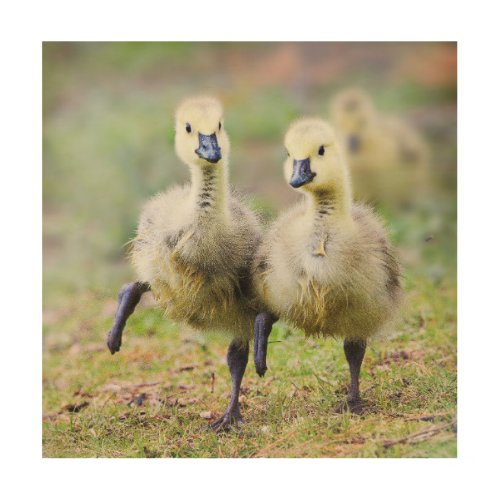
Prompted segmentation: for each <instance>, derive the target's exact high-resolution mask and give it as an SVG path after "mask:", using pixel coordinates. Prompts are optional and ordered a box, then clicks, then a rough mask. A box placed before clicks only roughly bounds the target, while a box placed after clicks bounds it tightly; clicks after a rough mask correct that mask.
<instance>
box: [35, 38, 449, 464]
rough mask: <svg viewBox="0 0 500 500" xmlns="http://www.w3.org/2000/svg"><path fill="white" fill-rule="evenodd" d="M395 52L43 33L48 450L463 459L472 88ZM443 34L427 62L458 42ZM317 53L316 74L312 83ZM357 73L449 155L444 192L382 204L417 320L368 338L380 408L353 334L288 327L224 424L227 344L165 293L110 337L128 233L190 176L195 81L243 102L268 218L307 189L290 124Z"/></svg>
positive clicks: (253, 193)
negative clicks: (461, 284) (464, 192)
mask: <svg viewBox="0 0 500 500" xmlns="http://www.w3.org/2000/svg"><path fill="white" fill-rule="evenodd" d="M378 47H379V48H378V49H376V50H379V51H380V52H379V53H378V56H379V57H380V59H374V60H378V61H379V63H380V66H377V68H374V67H372V66H366V64H365V63H363V64H361V63H360V62H359V61H360V60H359V59H356V58H359V57H361V56H363V51H368V55H367V56H366V55H365V56H363V57H365V59H363V61H367V62H370V61H372V59H371V57H372V56H371V54H372V50H375V49H374V48H373V46H367V45H366V44H364V45H362V46H356V47H350V48H349V49H348V50H347V49H346V47H345V46H342V47H341V48H340V49H335V50H333V51H330V52H328V51H326V52H325V50H326V49H325V46H323V48H320V50H318V52H317V53H315V54H312V53H311V52H301V51H304V50H306V49H305V48H304V47H302V49H301V50H299V51H295V52H294V51H288V52H286V51H285V52H282V50H283V48H284V47H283V46H282V45H280V46H278V45H269V44H244V43H243V44H201V45H200V44H190V43H174V44H169V43H167V44H164V43H161V44H155V43H153V44H140V43H130V44H129V43H120V44H116V43H115V44H102V43H97V44H94V43H88V44H78V43H71V44H62V43H49V44H44V75H43V88H44V90H43V93H44V169H43V189H44V284H43V292H44V298H43V300H44V331H43V341H44V349H43V454H44V456H47V457H219V456H221V457H261V456H262V457H454V456H456V454H457V449H456V420H455V419H456V392H457V391H456V389H457V386H456V168H455V164H456V137H455V124H456V120H455V121H453V109H452V112H451V113H450V111H449V109H450V105H451V107H452V108H453V105H454V102H455V96H456V90H455V86H454V85H453V81H452V80H451V82H452V83H451V84H450V83H446V82H445V83H443V84H436V85H434V86H430V85H429V84H428V83H425V82H423V83H422V82H421V81H416V80H412V79H409V78H406V79H404V78H403V77H401V78H398V77H397V74H398V73H397V71H395V68H399V71H400V72H404V71H406V69H405V68H407V61H408V60H411V58H412V57H413V56H414V53H416V52H419V51H416V48H415V45H411V46H410V47H409V48H406V49H404V48H403V49H404V50H403V49H402V48H401V47H400V48H397V47H392V48H389V49H390V50H389V52H385V51H386V48H385V45H384V44H380V45H378ZM426 47H427V48H425V50H423V51H422V50H420V52H419V53H420V56H419V57H420V59H419V61H420V63H419V64H420V65H421V64H423V62H426V61H428V57H427V54H428V52H427V51H430V52H432V51H433V50H438V51H439V50H442V48H443V46H442V45H440V44H430V45H428V46H426ZM396 49H397V50H396ZM307 50H310V49H307ZM328 50H330V49H328ZM360 51H361V52H360ZM287 54H288V56H287ZM349 54H350V55H349ZM391 54H392V55H391ZM287 57H288V58H287ZM366 57H367V58H368V59H366ZM266 58H267V59H266ZM318 58H319V59H318ZM349 58H351V59H349ZM417 59H418V58H417ZM246 61H250V62H251V65H248V64H242V62H244V63H245V62H246ZM262 61H264V62H265V61H267V66H266V65H262ZM356 61H358V62H356ZM437 61H438V63H439V64H438V65H441V63H440V62H439V61H440V59H438V60H437ZM298 62H299V63H300V64H299V66H300V65H304V66H305V67H307V68H309V70H310V71H309V73H308V72H307V71H306V72H304V73H303V74H302V75H299V76H301V78H300V79H298V80H297V79H296V78H295V77H297V72H296V68H297V64H298ZM318 62H321V64H318ZM388 63H390V64H388ZM328 64H332V65H331V66H328ZM434 64H437V63H434ZM322 66H327V67H330V70H329V71H331V78H325V74H326V73H324V71H323V69H322ZM418 68H421V66H418ZM425 68H427V72H428V74H430V75H431V76H432V75H433V74H434V70H435V69H436V67H435V66H430V67H427V66H425V65H424V69H425ZM374 69H376V71H374ZM320 70H321V71H320ZM419 71H420V69H419ZM242 72H243V73H242ZM242 74H243V76H242ZM312 74H314V75H316V76H315V77H314V78H309V75H312ZM401 74H403V73H401ZM414 74H417V75H418V74H419V72H418V71H417V72H416V73H414ZM262 79H264V81H265V82H266V83H265V84H262V82H261V80H262ZM349 85H361V86H363V87H365V88H367V89H369V90H370V92H371V93H372V95H373V98H374V100H375V102H376V103H377V105H378V106H380V109H383V110H386V111H390V112H401V113H403V114H404V113H406V112H408V111H411V110H416V111H417V112H418V113H417V114H418V116H419V117H420V119H422V117H423V118H424V120H423V122H422V123H423V124H424V130H423V132H424V134H425V135H426V137H427V138H428V139H429V140H430V145H431V147H432V148H433V151H434V156H435V168H434V171H433V185H432V186H430V188H431V190H430V193H431V194H430V195H429V196H428V197H427V198H426V199H421V200H419V206H418V207H417V208H415V209H413V210H406V211H399V210H396V211H394V210H391V209H389V208H388V207H384V206H381V207H377V211H378V212H379V213H380V214H381V215H382V216H383V217H384V219H385V220H387V222H388V228H389V231H390V233H391V238H392V240H393V241H394V242H395V244H396V246H397V248H398V250H399V253H400V256H401V260H402V261H403V265H404V268H405V288H406V304H405V308H404V314H403V321H402V323H401V325H400V327H399V328H398V331H397V332H396V334H395V335H394V336H393V337H391V338H390V339H386V340H385V341H380V342H376V343H374V344H373V345H371V346H370V347H369V349H368V351H367V355H366V359H365V362H364V364H363V369H362V381H361V391H362V394H363V396H364V398H365V400H366V403H367V411H366V413H365V414H363V415H361V416H356V415H350V414H342V413H338V412H337V411H336V409H337V408H338V407H339V405H340V404H341V403H342V402H343V401H344V399H345V396H346V392H347V383H348V371H347V363H346V361H345V359H344V355H343V350H342V346H341V343H340V342H336V341H335V342H334V341H326V340H319V341H313V340H308V339H305V338H304V336H303V334H301V333H300V332H292V331H290V330H289V329H288V328H287V326H286V325H284V324H277V325H276V326H275V328H274V329H273V333H272V336H271V343H270V345H269V352H268V366H269V371H268V372H267V374H266V376H265V377H264V378H263V379H260V378H259V377H258V376H257V375H256V374H255V370H254V367H253V362H252V360H250V362H249V365H248V368H247V373H246V375H245V378H244V381H243V389H242V390H243V394H242V398H241V399H242V411H243V416H244V418H245V420H246V424H245V425H244V427H243V428H242V429H241V431H240V432H231V433H228V434H223V435H217V434H215V433H214V432H212V431H211V430H209V428H208V424H209V423H210V422H211V421H213V420H215V419H216V417H218V416H220V414H221V413H222V412H223V411H224V409H225V406H226V403H227V399H228V396H229V387H230V384H229V373H228V370H227V367H226V365H225V351H226V348H227V344H228V340H227V339H225V338H219V337H217V336H211V337H205V336H203V335H201V334H198V333H195V332H192V331H189V330H186V329H185V328H183V327H181V326H179V325H175V324H173V323H171V322H170V321H168V320H167V319H165V318H163V316H162V314H161V312H160V311H158V310H157V309H154V307H153V304H151V303H149V302H148V301H147V299H146V300H145V301H144V303H143V304H142V305H140V306H139V307H138V308H137V311H136V313H135V314H134V315H133V316H132V317H131V319H130V321H129V323H128V325H127V328H126V332H125V337H124V344H123V346H122V350H121V351H120V352H119V353H117V354H116V355H114V356H111V355H110V354H109V352H108V350H107V348H106V344H105V337H106V332H107V331H108V330H109V328H110V326H111V323H112V318H113V315H114V312H115V307H116V299H115V297H116V293H117V290H118V288H119V286H120V284H121V283H123V282H125V281H129V280H131V279H133V276H132V274H131V270H130V268H129V267H128V266H127V264H126V262H125V259H124V248H123V245H124V244H125V242H126V241H127V240H128V239H129V238H130V237H131V236H132V235H133V233H134V229H135V226H136V222H137V218H138V214H139V211H140V206H141V204H142V203H143V202H144V201H145V200H146V199H147V198H148V197H149V196H150V195H151V194H152V193H154V192H157V191H159V190H161V189H165V188H166V187H167V186H170V185H172V184H175V183H179V182H184V181H186V180H187V178H188V175H187V170H186V168H185V167H184V166H183V165H182V164H181V163H180V162H179V161H178V160H177V159H176V158H175V153H174V149H173V111H174V109H175V106H176V104H177V102H178V101H179V99H181V98H182V97H184V96H186V95H188V94H190V93H193V92H200V91H205V90H208V91H211V92H213V93H215V94H217V95H219V96H220V97H221V98H222V99H223V100H224V102H225V104H226V116H225V126H226V128H227V129H228V131H229V134H230V137H231V141H232V153H231V180H232V183H233V184H234V185H235V186H236V187H237V188H238V189H239V190H241V191H243V192H244V193H246V195H247V202H248V204H249V205H250V206H251V207H252V208H254V209H257V210H259V211H261V212H262V214H263V216H264V219H266V220H268V221H269V220H272V219H273V218H274V217H275V216H276V214H277V213H278V212H279V210H281V209H283V208H284V207H286V206H289V205H290V203H293V201H294V200H296V199H297V198H296V196H295V193H292V192H291V190H290V189H289V188H288V187H287V186H286V183H285V182H284V180H283V177H282V171H281V165H282V162H283V158H284V152H283V145H282V138H283V134H284V132H285V130H286V128H287V126H288V124H289V122H290V121H291V120H293V119H295V118H296V117H298V116H300V115H301V114H309V113H313V114H320V115H323V116H324V115H326V105H327V102H328V100H329V98H330V97H331V95H332V93H333V92H335V91H337V90H339V89H340V88H342V87H343V86H349ZM294 196H295V197H294ZM138 403H140V404H138Z"/></svg>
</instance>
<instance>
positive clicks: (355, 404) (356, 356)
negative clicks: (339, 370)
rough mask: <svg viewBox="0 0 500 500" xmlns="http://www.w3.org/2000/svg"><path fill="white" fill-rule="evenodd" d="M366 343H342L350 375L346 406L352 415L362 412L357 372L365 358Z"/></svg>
mask: <svg viewBox="0 0 500 500" xmlns="http://www.w3.org/2000/svg"><path fill="white" fill-rule="evenodd" d="M365 350H366V342H364V341H358V342H350V341H347V340H346V341H345V342H344V353H345V357H346V359H347V362H348V363H349V372H350V373H351V383H350V385H349V392H348V394H347V405H348V406H349V410H350V411H352V412H353V413H360V412H361V410H362V401H361V397H360V396H359V372H360V370H361V363H363V358H364V356H365Z"/></svg>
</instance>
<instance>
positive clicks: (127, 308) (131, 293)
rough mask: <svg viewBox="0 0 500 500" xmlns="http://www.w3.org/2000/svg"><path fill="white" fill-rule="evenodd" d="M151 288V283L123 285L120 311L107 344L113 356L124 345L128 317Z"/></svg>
mask: <svg viewBox="0 0 500 500" xmlns="http://www.w3.org/2000/svg"><path fill="white" fill-rule="evenodd" d="M150 289H151V288H150V286H149V283H144V282H142V281H136V282H135V283H127V284H125V285H123V286H122V287H121V289H120V292H119V293H118V309H117V311H116V315H115V320H114V322H113V326H112V328H111V330H110V331H109V332H108V338H107V344H108V348H109V350H110V351H111V354H114V353H115V352H118V351H119V350H120V346H121V345H122V333H123V329H124V328H125V323H126V322H127V319H128V317H129V316H130V315H131V314H132V313H133V312H134V309H135V306H136V305H137V304H138V303H139V301H140V300H141V296H142V294H143V293H144V292H147V291H149V290H150Z"/></svg>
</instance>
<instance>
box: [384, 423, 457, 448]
mask: <svg viewBox="0 0 500 500" xmlns="http://www.w3.org/2000/svg"><path fill="white" fill-rule="evenodd" d="M456 423H457V421H456V420H453V421H452V422H449V423H447V424H444V425H438V426H435V427H431V428H430V429H427V430H425V431H421V432H416V433H415V434H410V435H408V436H406V437H404V438H401V439H394V440H392V441H391V440H388V441H384V443H383V446H384V448H390V447H391V446H394V445H396V444H404V443H408V444H413V443H416V442H418V441H421V440H424V439H427V438H430V437H432V436H435V435H436V434H439V433H440V432H441V431H443V430H445V429H447V428H448V427H451V426H452V425H455V424H456Z"/></svg>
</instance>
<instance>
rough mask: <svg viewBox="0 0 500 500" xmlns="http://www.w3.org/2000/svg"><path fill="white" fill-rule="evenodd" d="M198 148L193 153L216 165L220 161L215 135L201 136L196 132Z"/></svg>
mask: <svg viewBox="0 0 500 500" xmlns="http://www.w3.org/2000/svg"><path fill="white" fill-rule="evenodd" d="M198 141H199V143H200V146H199V147H198V149H195V151H194V152H195V153H196V154H197V155H198V156H199V157H200V158H203V159H204V160H207V161H208V162H210V163H217V162H218V161H219V160H220V159H221V152H220V147H219V144H218V143H217V137H216V136H215V134H212V135H203V134H200V133H199V132H198Z"/></svg>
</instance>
